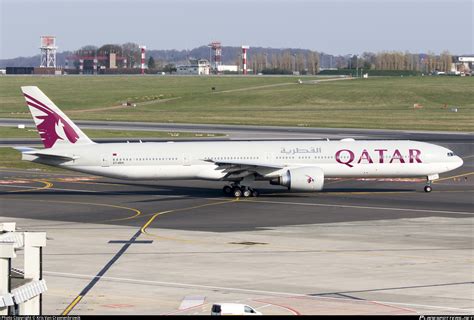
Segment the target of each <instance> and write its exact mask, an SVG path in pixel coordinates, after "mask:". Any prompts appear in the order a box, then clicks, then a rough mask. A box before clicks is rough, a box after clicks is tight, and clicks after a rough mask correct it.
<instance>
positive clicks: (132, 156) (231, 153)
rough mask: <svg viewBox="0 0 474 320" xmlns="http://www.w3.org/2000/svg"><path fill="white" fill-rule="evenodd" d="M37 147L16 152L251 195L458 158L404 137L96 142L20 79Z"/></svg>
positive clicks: (427, 167)
mask: <svg viewBox="0 0 474 320" xmlns="http://www.w3.org/2000/svg"><path fill="white" fill-rule="evenodd" d="M21 89H22V91H23V95H24V96H25V99H26V103H27V105H28V107H29V109H30V111H31V114H32V116H33V119H34V121H35V124H36V127H37V129H38V132H39V134H40V136H41V139H42V141H43V144H44V147H45V148H44V149H33V148H26V147H18V148H16V149H17V150H20V151H21V152H22V159H23V160H28V161H33V162H37V163H42V164H46V165H50V166H56V167H61V168H65V169H70V170H75V171H79V172H84V173H88V174H93V175H98V176H104V177H111V178H118V179H128V180H146V179H148V180H177V179H186V180H193V179H203V180H215V181H226V182H227V183H228V184H227V185H225V186H224V188H223V191H224V192H225V193H226V194H231V195H233V196H235V197H242V196H243V197H249V196H255V197H256V196H258V191H257V190H255V189H254V188H252V187H251V186H250V185H251V184H252V182H254V181H256V180H267V181H269V182H270V184H273V185H281V186H285V187H287V188H288V189H289V190H291V191H303V192H310V191H320V190H322V189H323V185H324V178H342V177H344V178H345V177H352V178H360V177H364V178H365V177H399V178H401V177H426V180H427V184H426V186H425V188H424V190H425V191H426V192H430V191H431V189H432V188H431V182H432V181H433V180H436V179H438V178H439V174H440V173H443V172H447V171H450V170H454V169H456V168H458V167H460V166H461V165H462V164H463V161H462V159H461V158H460V157H458V156H456V155H455V154H454V153H453V152H452V151H451V150H448V149H446V148H443V147H440V146H437V145H434V144H429V143H424V142H417V141H409V140H378V141H355V140H353V139H343V140H341V141H321V140H305V141H291V140H287V141H285V140H280V141H212V142H209V141H207V142H158V143H157V142H149V143H101V144H98V143H95V142H93V141H92V140H91V139H89V138H88V137H87V136H86V135H85V134H84V133H83V132H82V131H81V129H79V128H78V127H77V126H76V125H75V124H74V123H73V122H72V121H71V120H70V119H69V118H68V117H67V116H66V115H65V114H64V113H63V112H62V111H61V110H60V109H59V108H58V107H57V106H56V105H55V104H54V103H53V102H52V101H51V100H50V99H49V98H48V97H47V96H46V95H45V94H44V93H43V92H42V91H41V90H40V89H39V88H37V87H32V86H29V87H22V88H21Z"/></svg>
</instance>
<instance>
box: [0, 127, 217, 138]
mask: <svg viewBox="0 0 474 320" xmlns="http://www.w3.org/2000/svg"><path fill="white" fill-rule="evenodd" d="M83 131H84V133H85V134H86V135H87V136H89V137H90V138H92V139H94V138H124V139H125V138H172V139H179V138H202V137H219V136H223V135H222V134H216V133H194V132H174V131H172V132H171V131H170V132H163V131H121V130H90V129H84V130H83ZM0 137H8V138H39V135H38V132H37V131H36V129H33V128H26V129H18V128H12V127H0Z"/></svg>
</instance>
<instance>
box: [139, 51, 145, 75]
mask: <svg viewBox="0 0 474 320" xmlns="http://www.w3.org/2000/svg"><path fill="white" fill-rule="evenodd" d="M140 49H141V50H142V74H145V50H146V46H140Z"/></svg>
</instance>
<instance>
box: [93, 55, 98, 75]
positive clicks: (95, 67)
mask: <svg viewBox="0 0 474 320" xmlns="http://www.w3.org/2000/svg"><path fill="white" fill-rule="evenodd" d="M93 72H94V74H97V57H95V58H94V70H93Z"/></svg>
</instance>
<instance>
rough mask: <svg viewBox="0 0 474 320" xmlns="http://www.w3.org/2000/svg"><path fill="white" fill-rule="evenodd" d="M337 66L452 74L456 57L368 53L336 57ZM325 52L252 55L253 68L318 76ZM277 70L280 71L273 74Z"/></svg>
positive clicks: (394, 52) (396, 52)
mask: <svg viewBox="0 0 474 320" xmlns="http://www.w3.org/2000/svg"><path fill="white" fill-rule="evenodd" d="M333 60H334V65H333V66H331V67H335V68H337V69H364V70H398V71H419V72H425V73H431V72H434V71H442V72H449V71H450V70H451V63H452V56H451V54H450V53H449V52H448V51H444V52H442V53H441V54H440V55H436V54H434V53H432V52H429V53H427V54H413V53H410V52H399V51H392V52H385V51H384V52H378V53H373V52H364V53H363V54H362V55H352V56H335V57H334V59H333ZM320 61H321V53H319V52H316V51H309V52H307V53H301V52H300V53H292V52H291V51H290V50H287V51H284V52H282V53H281V54H271V55H268V54H266V53H257V54H253V55H251V56H250V61H249V67H251V68H252V69H253V71H254V72H255V73H260V72H262V73H287V74H290V73H293V72H299V73H300V74H316V73H318V72H319V70H320V66H321V63H320ZM272 71H277V72H272Z"/></svg>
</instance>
